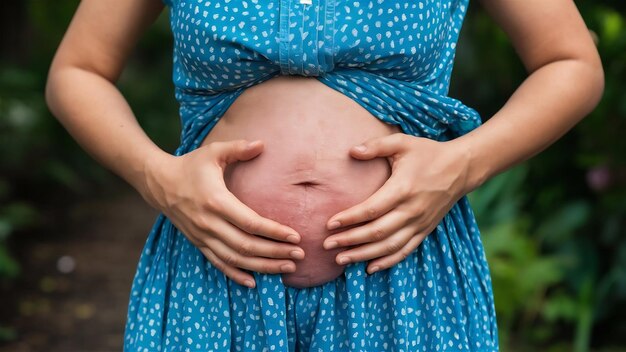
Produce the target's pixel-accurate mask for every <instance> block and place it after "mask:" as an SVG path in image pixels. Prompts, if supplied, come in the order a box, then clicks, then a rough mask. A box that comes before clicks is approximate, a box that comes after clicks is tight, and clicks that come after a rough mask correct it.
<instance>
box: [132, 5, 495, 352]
mask: <svg viewBox="0 0 626 352" xmlns="http://www.w3.org/2000/svg"><path fill="white" fill-rule="evenodd" d="M163 1H164V2H165V3H166V4H167V5H168V6H169V7H170V21H171V28H172V33H173V35H174V71H173V81H174V84H175V88H176V98H177V100H178V101H179V103H180V117H181V123H182V133H181V144H180V146H179V148H178V149H177V150H176V155H183V154H185V153H188V152H190V151H192V150H194V149H195V148H197V147H198V146H199V145H200V143H201V142H202V141H203V140H204V138H205V137H206V136H207V134H208V133H209V132H210V131H211V129H212V128H213V126H214V125H215V124H216V123H217V121H218V120H219V118H220V117H221V116H223V114H224V113H225V111H226V110H227V109H228V107H229V106H230V105H231V104H232V103H233V102H234V101H235V99H236V98H237V97H238V96H239V94H241V93H242V92H243V91H244V90H245V89H246V88H249V87H251V86H253V85H256V84H259V83H261V82H263V81H266V80H269V79H271V78H273V77H275V76H277V75H284V74H289V75H302V76H310V77H312V78H314V79H318V80H319V81H320V82H322V83H324V84H326V85H327V86H329V87H331V88H333V89H335V90H337V91H339V92H341V93H343V94H345V95H346V96H348V97H350V98H351V99H353V100H354V101H356V102H357V103H359V104H360V105H362V106H363V107H364V108H366V109H367V110H368V111H369V112H370V113H372V115H374V116H376V117H377V118H379V119H380V120H382V121H384V122H386V123H390V124H395V125H398V126H400V127H401V128H402V130H403V132H404V133H407V134H410V135H414V136H421V137H427V138H432V139H436V140H441V141H444V140H449V139H452V138H455V137H457V136H460V135H463V134H465V133H467V132H469V131H471V130H472V129H474V128H476V127H478V126H480V124H481V119H480V116H479V115H478V113H477V112H476V111H475V110H473V109H472V108H470V107H468V106H466V105H464V104H463V103H461V102H460V101H458V100H455V99H453V98H451V97H449V96H447V93H448V87H449V81H450V74H451V71H452V65H453V61H454V56H455V48H456V42H457V39H458V35H459V31H460V28H461V25H462V23H463V19H464V17H465V12H466V9H467V6H468V0H442V1H435V0H398V1H391V0H386V1H383V0H376V1H372V0H369V1H358V0H352V1H341V0H312V1H311V4H308V3H307V2H306V1H303V2H300V1H296V0H279V1H260V0H216V1H207V0H163ZM366 264H367V263H363V262H361V263H354V264H350V265H348V266H347V267H346V270H345V272H344V274H343V275H341V276H340V277H338V278H337V279H335V280H333V281H330V282H328V283H325V284H323V285H320V286H314V287H308V288H302V289H298V288H294V287H289V286H285V285H283V282H282V279H281V276H280V275H279V274H260V273H253V274H254V276H255V279H256V281H257V287H256V288H254V289H250V288H247V287H244V286H241V285H238V284H237V283H235V282H233V281H232V280H230V279H229V278H227V277H226V276H225V275H224V274H223V273H221V272H220V271H219V270H218V269H217V268H215V267H214V266H213V265H212V264H211V263H210V262H208V261H207V260H206V259H205V258H204V256H203V255H202V253H201V252H200V251H199V250H198V249H197V248H196V247H195V246H193V245H192V244H191V243H190V242H189V241H188V240H187V239H186V238H185V237H184V236H183V235H182V234H181V233H180V231H178V229H176V227H174V226H173V225H172V223H171V222H170V221H169V220H168V219H167V218H166V217H165V216H164V215H163V214H160V215H159V216H158V218H157V219H156V222H155V224H154V226H153V228H152V230H151V231H150V234H149V236H148V240H147V243H146V245H145V247H144V250H143V253H142V255H141V258H140V261H139V265H138V269H137V273H136V275H135V278H134V281H133V287H132V292H131V297H130V302H129V309H128V319H127V324H126V331H125V344H124V349H125V351H142V352H143V351H452V350H454V351H460V350H462V351H496V350H498V338H497V325H496V318H495V309H494V303H493V293H492V288H491V277H490V273H489V268H488V265H487V262H486V258H485V254H484V249H483V246H482V242H481V240H480V232H479V229H478V226H477V224H476V220H475V217H474V214H473V211H472V209H471V207H470V204H469V201H468V199H467V197H463V198H461V199H460V200H459V201H458V202H457V203H456V204H455V205H454V206H453V208H452V209H451V210H450V212H449V213H448V214H446V216H445V217H444V218H443V220H442V221H441V222H440V223H439V225H438V226H437V228H436V229H435V230H434V231H433V232H432V233H431V234H430V235H429V236H428V237H427V238H426V239H425V240H424V242H423V243H422V244H421V245H420V246H419V247H418V249H416V250H415V251H414V252H413V253H412V254H411V255H409V256H408V257H407V258H406V259H405V260H404V261H402V262H401V263H399V264H397V265H395V266H394V267H392V268H390V269H387V270H383V271H380V272H377V273H375V274H373V275H367V274H366V272H365V268H366Z"/></svg>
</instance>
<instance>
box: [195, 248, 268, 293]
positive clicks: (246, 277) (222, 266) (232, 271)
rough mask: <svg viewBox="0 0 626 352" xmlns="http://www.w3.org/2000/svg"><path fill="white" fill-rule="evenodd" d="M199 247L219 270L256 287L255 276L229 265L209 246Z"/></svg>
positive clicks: (241, 283)
mask: <svg viewBox="0 0 626 352" xmlns="http://www.w3.org/2000/svg"><path fill="white" fill-rule="evenodd" d="M198 249H200V252H202V254H204V256H205V257H206V258H207V259H208V260H209V261H210V262H211V264H213V266H215V267H216V268H217V269H218V270H219V271H221V272H222V273H224V275H226V276H228V277H229V278H231V279H232V280H233V281H235V282H236V283H238V284H240V285H243V286H247V287H250V288H254V286H256V282H255V281H254V277H253V276H252V275H250V274H248V273H246V272H244V271H242V270H239V269H237V268H235V267H233V266H230V265H227V264H226V263H224V261H222V260H221V259H220V258H218V257H217V256H216V255H215V253H213V251H211V250H210V249H209V248H207V247H198Z"/></svg>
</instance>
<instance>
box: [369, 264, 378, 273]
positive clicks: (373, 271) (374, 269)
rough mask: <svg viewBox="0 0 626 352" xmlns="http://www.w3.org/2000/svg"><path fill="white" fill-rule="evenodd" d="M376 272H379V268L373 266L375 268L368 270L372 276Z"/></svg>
mask: <svg viewBox="0 0 626 352" xmlns="http://www.w3.org/2000/svg"><path fill="white" fill-rule="evenodd" d="M378 270H380V267H378V266H375V267H373V268H372V270H370V274H373V273H375V272H377V271H378Z"/></svg>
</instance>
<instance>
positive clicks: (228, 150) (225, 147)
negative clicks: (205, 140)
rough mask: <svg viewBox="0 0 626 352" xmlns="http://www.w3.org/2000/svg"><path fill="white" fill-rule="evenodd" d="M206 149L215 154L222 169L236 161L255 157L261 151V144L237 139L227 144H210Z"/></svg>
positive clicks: (257, 141)
mask: <svg viewBox="0 0 626 352" xmlns="http://www.w3.org/2000/svg"><path fill="white" fill-rule="evenodd" d="M206 148H207V150H211V151H212V152H213V153H215V155H216V157H217V162H218V164H219V165H220V167H222V168H224V167H225V166H226V165H228V164H231V163H234V162H236V161H247V160H250V159H252V158H254V157H256V156H257V155H259V154H260V153H261V152H262V151H263V142H262V141H260V140H256V141H252V142H250V141H248V140H245V139H238V140H234V141H227V142H212V143H209V144H208V145H207V146H206Z"/></svg>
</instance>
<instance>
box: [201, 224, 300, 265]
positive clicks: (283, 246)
mask: <svg viewBox="0 0 626 352" xmlns="http://www.w3.org/2000/svg"><path fill="white" fill-rule="evenodd" d="M209 227H210V228H209ZM194 230H195V231H194V233H196V234H199V235H200V236H195V237H197V238H205V237H206V233H207V232H210V233H211V234H212V235H213V237H215V238H217V239H219V240H220V241H222V242H223V243H225V244H226V245H227V246H229V247H231V248H232V249H233V250H235V251H236V252H237V253H239V254H241V255H242V256H244V257H267V258H293V259H304V255H305V253H304V251H303V250H302V248H300V247H298V246H295V245H292V244H287V243H282V242H276V241H271V240H267V239H264V238H262V237H257V236H253V235H250V234H248V233H245V232H244V231H242V230H241V229H239V228H238V227H236V226H234V225H233V224H231V223H229V222H228V221H225V220H223V219H221V218H219V217H214V218H211V219H209V220H205V224H196V225H195V229H194ZM194 244H195V243H194ZM202 245H204V244H202ZM294 252H295V253H294Z"/></svg>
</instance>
